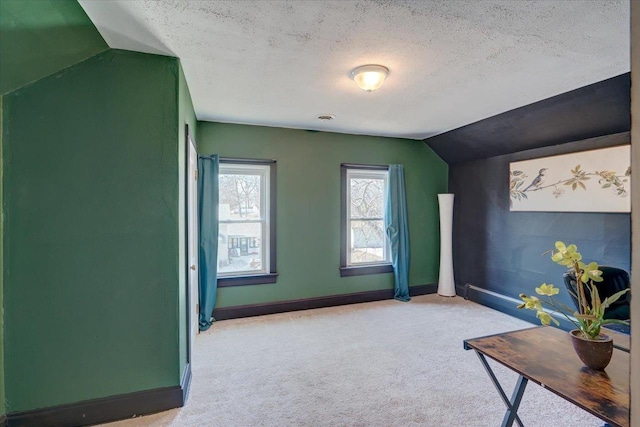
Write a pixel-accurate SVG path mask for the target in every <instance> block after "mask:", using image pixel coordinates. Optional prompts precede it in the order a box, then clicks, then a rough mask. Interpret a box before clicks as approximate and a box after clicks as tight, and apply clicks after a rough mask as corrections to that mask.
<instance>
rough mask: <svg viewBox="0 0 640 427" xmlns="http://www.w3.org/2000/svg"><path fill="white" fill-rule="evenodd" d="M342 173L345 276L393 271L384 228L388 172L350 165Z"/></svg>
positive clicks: (377, 168)
mask: <svg viewBox="0 0 640 427" xmlns="http://www.w3.org/2000/svg"><path fill="white" fill-rule="evenodd" d="M342 169H343V170H342V188H343V196H342V197H343V201H342V215H343V218H342V228H343V230H342V245H343V247H342V250H341V255H342V256H341V258H342V259H341V272H342V275H343V276H345V275H355V274H372V273H383V272H389V271H393V270H392V268H391V266H390V259H391V258H390V250H389V238H388V237H387V233H386V231H385V226H384V210H385V197H386V191H387V190H386V188H387V179H388V170H387V168H386V167H384V166H381V167H370V168H366V167H365V166H348V165H343V166H342ZM363 267H372V268H363Z"/></svg>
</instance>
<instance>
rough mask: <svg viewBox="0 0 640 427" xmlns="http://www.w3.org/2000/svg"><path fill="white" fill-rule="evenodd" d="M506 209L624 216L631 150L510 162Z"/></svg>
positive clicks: (628, 204) (622, 148)
mask: <svg viewBox="0 0 640 427" xmlns="http://www.w3.org/2000/svg"><path fill="white" fill-rule="evenodd" d="M509 166H510V167H509V193H510V204H511V206H510V210H511V211H539V212H630V211H631V200H630V198H631V179H630V178H631V146H630V145H622V146H618V147H611V148H603V149H599V150H591V151H582V152H578V153H571V154H563V155H560V156H551V157H542V158H539V159H532V160H524V161H521V162H511V163H510V165H509Z"/></svg>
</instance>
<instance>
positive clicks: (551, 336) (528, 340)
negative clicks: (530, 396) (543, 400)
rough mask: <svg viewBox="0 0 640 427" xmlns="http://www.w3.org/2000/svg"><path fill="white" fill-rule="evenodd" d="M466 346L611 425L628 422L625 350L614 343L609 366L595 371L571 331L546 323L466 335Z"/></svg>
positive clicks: (627, 377)
mask: <svg viewBox="0 0 640 427" xmlns="http://www.w3.org/2000/svg"><path fill="white" fill-rule="evenodd" d="M618 338H619V339H622V340H624V337H618ZM627 340H628V337H627ZM614 341H615V337H614ZM627 343H628V341H627ZM464 348H465V349H467V350H469V349H474V350H476V351H478V352H480V353H482V354H484V355H486V356H488V357H490V358H492V359H493V360H495V361H497V362H499V363H501V364H502V365H504V366H506V367H508V368H510V369H512V370H514V371H516V372H517V373H518V374H520V375H522V376H523V377H525V378H527V379H529V380H530V381H533V382H535V383H536V384H539V385H541V386H542V387H544V388H546V389H548V390H550V391H552V392H554V393H555V394H557V395H558V396H560V397H562V398H564V399H566V400H568V401H569V402H571V403H573V404H575V405H576V406H578V407H580V408H582V409H584V410H585V411H588V412H590V413H592V414H593V415H595V416H597V417H599V418H600V419H602V420H604V421H606V422H608V423H609V424H611V425H612V426H620V427H628V426H629V353H628V352H626V351H623V350H620V349H618V348H614V350H613V357H612V359H611V363H610V364H609V366H607V368H606V369H605V370H604V371H594V370H592V369H589V368H587V367H585V366H584V365H583V364H582V362H581V361H580V359H579V358H578V356H577V355H576V354H575V351H574V350H573V345H572V344H571V337H570V336H569V334H568V333H567V332H565V331H562V330H560V329H557V328H553V327H549V326H539V327H535V328H530V329H523V330H520V331H513V332H507V333H504V334H497V335H491V336H487V337H481V338H474V339H468V340H465V341H464Z"/></svg>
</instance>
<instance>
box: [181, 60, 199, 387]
mask: <svg viewBox="0 0 640 427" xmlns="http://www.w3.org/2000/svg"><path fill="white" fill-rule="evenodd" d="M179 84H180V86H179V99H178V106H179V112H178V123H179V126H178V170H179V173H178V176H179V179H178V182H179V187H178V189H179V199H178V204H179V206H180V210H179V215H178V236H185V235H186V223H185V221H186V218H185V213H186V212H185V206H186V199H185V197H186V194H185V171H186V147H187V146H186V138H185V124H188V125H189V131H190V132H191V135H192V137H193V138H194V140H196V141H197V139H196V132H197V129H196V128H197V121H196V113H195V111H194V110H193V102H192V101H191V94H190V93H189V87H188V86H187V81H186V79H185V77H184V71H183V70H182V66H180V81H179ZM178 253H179V263H178V265H179V268H178V271H181V272H186V271H187V264H186V256H187V254H186V241H185V239H184V237H180V239H179V250H178ZM178 309H179V312H178V319H179V325H180V326H179V343H180V374H182V372H183V370H184V366H185V364H186V363H187V358H188V355H187V352H188V347H187V337H188V324H187V312H186V309H187V276H186V274H185V273H183V274H180V286H179V290H178Z"/></svg>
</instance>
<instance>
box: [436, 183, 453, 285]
mask: <svg viewBox="0 0 640 427" xmlns="http://www.w3.org/2000/svg"><path fill="white" fill-rule="evenodd" d="M438 204H439V206H440V275H439V277H438V295H442V296H444V297H455V296H456V284H455V281H454V280H453V249H452V245H451V238H452V235H453V194H438Z"/></svg>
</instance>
